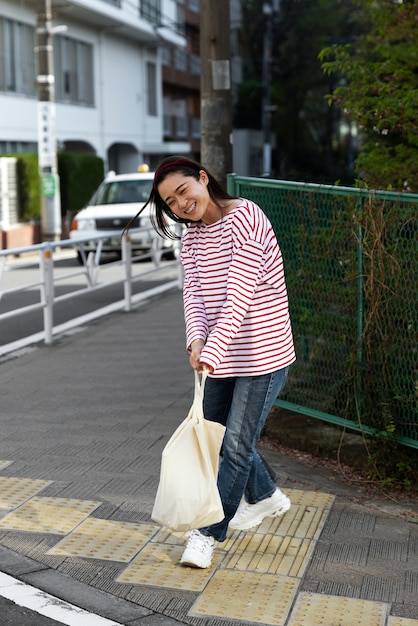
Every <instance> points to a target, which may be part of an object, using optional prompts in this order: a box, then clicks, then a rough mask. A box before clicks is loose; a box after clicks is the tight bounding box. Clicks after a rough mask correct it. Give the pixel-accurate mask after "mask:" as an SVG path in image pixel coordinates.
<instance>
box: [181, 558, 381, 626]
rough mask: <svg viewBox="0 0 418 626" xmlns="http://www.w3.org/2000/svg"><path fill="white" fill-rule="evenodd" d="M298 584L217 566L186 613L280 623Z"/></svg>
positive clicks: (278, 577) (287, 579) (278, 624)
mask: <svg viewBox="0 0 418 626" xmlns="http://www.w3.org/2000/svg"><path fill="white" fill-rule="evenodd" d="M298 585H299V581H298V580H297V579H295V578H288V577H285V576H274V575H272V574H255V573H249V572H237V571H235V570H219V571H217V572H216V573H215V575H214V576H213V578H212V579H211V580H210V581H209V583H208V584H207V586H206V588H205V589H204V591H203V593H202V594H201V595H200V596H199V598H198V599H197V600H196V602H195V603H194V604H193V606H192V608H191V610H190V612H189V615H191V616H193V617H202V616H208V615H211V616H217V617H222V618H230V619H241V620H245V621H249V622H256V623H258V624H266V625H270V624H271V625H272V626H284V624H285V622H286V619H287V616H288V614H289V611H290V607H291V606H292V603H293V601H294V598H295V595H296V593H297V589H298ZM313 623H314V622H311V624H310V626H312V624H313ZM368 626H369V625H368Z"/></svg>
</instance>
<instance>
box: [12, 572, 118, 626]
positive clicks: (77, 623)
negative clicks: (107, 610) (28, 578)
mask: <svg viewBox="0 0 418 626" xmlns="http://www.w3.org/2000/svg"><path fill="white" fill-rule="evenodd" d="M0 595H1V596H3V598H7V599H8V600H11V601H12V602H14V603H15V604H18V605H19V606H24V607H25V608H27V609H31V610H32V611H35V613H39V614H40V615H44V616H45V617H49V618H50V619H54V620H55V621H57V622H61V624H66V626H123V625H122V624H120V623H119V622H113V621H112V620H109V619H106V618H105V617H100V615H96V614H95V613H89V611H85V610H84V609H81V608H79V607H78V606H75V605H74V604H70V603H69V602H65V601H64V600H61V599H60V598H57V597H55V596H52V595H51V594H49V593H46V592H45V591H41V590H40V589H37V588H36V587H32V586H31V585H27V584H26V583H24V582H22V581H20V580H17V579H16V578H13V576H9V575H8V574H2V573H0Z"/></svg>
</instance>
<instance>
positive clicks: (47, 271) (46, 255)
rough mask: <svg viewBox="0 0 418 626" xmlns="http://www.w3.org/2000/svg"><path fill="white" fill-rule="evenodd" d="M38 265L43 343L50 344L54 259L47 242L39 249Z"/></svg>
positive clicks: (52, 319)
mask: <svg viewBox="0 0 418 626" xmlns="http://www.w3.org/2000/svg"><path fill="white" fill-rule="evenodd" d="M40 267H41V275H42V282H41V298H42V304H43V313H44V331H45V343H46V345H48V346H50V345H51V344H52V342H53V333H52V329H53V327H54V260H53V256H52V246H51V245H50V244H49V243H46V244H45V246H44V248H43V249H42V250H40Z"/></svg>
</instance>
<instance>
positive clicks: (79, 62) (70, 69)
mask: <svg viewBox="0 0 418 626" xmlns="http://www.w3.org/2000/svg"><path fill="white" fill-rule="evenodd" d="M54 62H55V63H54V65H55V98H56V100H57V102H69V103H71V104H80V105H86V106H92V105H93V104H94V90H93V82H94V81H93V47H92V46H91V45H90V44H86V43H84V42H82V41H77V40H75V39H70V38H69V37H56V38H55V40H54Z"/></svg>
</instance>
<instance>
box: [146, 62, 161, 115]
mask: <svg viewBox="0 0 418 626" xmlns="http://www.w3.org/2000/svg"><path fill="white" fill-rule="evenodd" d="M147 87H148V89H147V94H148V97H147V102H148V115H154V116H155V115H157V114H158V112H157V68H156V66H155V63H151V62H150V61H148V63H147Z"/></svg>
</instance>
